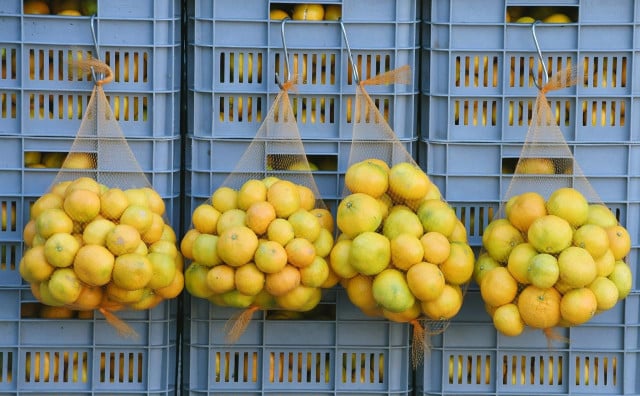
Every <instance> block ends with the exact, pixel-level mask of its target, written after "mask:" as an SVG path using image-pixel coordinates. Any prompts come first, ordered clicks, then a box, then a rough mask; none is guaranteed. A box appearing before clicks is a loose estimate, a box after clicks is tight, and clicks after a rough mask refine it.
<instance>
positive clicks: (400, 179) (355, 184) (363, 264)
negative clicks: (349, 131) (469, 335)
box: [329, 66, 475, 363]
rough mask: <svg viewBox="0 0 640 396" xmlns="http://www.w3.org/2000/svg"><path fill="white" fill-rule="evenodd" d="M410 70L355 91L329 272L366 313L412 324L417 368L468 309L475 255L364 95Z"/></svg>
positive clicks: (450, 210) (437, 195)
mask: <svg viewBox="0 0 640 396" xmlns="http://www.w3.org/2000/svg"><path fill="white" fill-rule="evenodd" d="M410 78H411V70H410V68H409V67H407V66H403V67H400V68H398V69H394V70H392V71H389V72H387V73H384V74H381V75H378V76H376V77H374V78H372V79H370V80H365V81H361V82H360V83H359V84H358V86H357V88H356V100H355V110H354V113H353V114H354V119H353V138H352V147H351V151H350V155H349V166H348V168H347V170H346V172H345V186H344V187H345V188H344V191H343V193H342V199H341V201H340V203H339V205H338V208H337V212H336V218H335V220H336V225H337V228H338V230H339V236H338V238H337V240H336V243H335V245H334V247H333V249H332V251H331V255H330V261H329V262H330V266H331V268H332V269H333V271H334V272H335V273H336V274H337V275H338V276H339V277H340V278H341V284H342V286H343V287H344V288H345V289H346V291H347V295H348V297H349V299H350V300H351V302H352V303H353V304H354V305H356V306H357V307H359V308H360V309H361V310H362V311H363V312H364V313H366V314H367V315H371V316H380V317H385V318H387V319H389V320H392V321H397V322H405V323H406V322H408V323H411V324H412V325H413V329H414V340H413V343H414V344H413V347H412V356H413V360H414V363H419V359H421V358H422V352H423V348H424V345H425V343H426V334H425V330H426V331H427V332H431V333H433V332H436V331H442V330H443V329H444V327H445V326H446V323H448V322H447V321H448V320H449V319H451V318H452V317H453V316H455V315H456V313H457V312H458V311H459V309H460V308H461V305H462V300H463V295H464V289H465V286H466V285H467V284H468V282H469V280H470V279H471V275H472V271H473V264H474V260H475V257H474V253H473V251H472V249H471V247H470V246H469V244H468V243H467V233H466V229H465V227H464V225H463V223H462V222H461V221H460V220H459V219H458V218H457V216H456V213H455V211H454V209H453V208H451V207H450V206H449V205H448V204H447V203H446V202H445V201H444V200H443V199H442V197H441V195H440V191H439V189H438V187H437V186H436V185H434V184H433V183H432V182H431V180H430V179H429V177H428V176H427V174H426V173H425V172H424V171H423V170H422V169H421V168H420V167H419V166H418V165H417V164H416V162H415V160H414V159H413V157H412V155H411V153H410V151H409V150H408V149H407V148H406V147H405V146H404V145H403V144H402V143H401V142H400V141H399V139H398V138H397V136H396V135H395V133H394V132H393V130H392V129H391V128H390V126H389V124H388V123H387V122H386V121H385V119H384V117H383V116H382V114H381V113H380V111H379V110H378V108H377V106H376V105H375V103H374V101H373V100H372V98H371V97H370V96H369V94H368V93H367V92H366V89H365V88H366V86H367V85H371V84H391V83H403V82H406V81H407V80H408V79H410Z"/></svg>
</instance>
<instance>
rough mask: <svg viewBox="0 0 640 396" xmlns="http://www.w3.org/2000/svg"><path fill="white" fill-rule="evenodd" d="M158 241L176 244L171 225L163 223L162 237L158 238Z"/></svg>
mask: <svg viewBox="0 0 640 396" xmlns="http://www.w3.org/2000/svg"><path fill="white" fill-rule="evenodd" d="M160 240H161V241H167V242H171V243H176V242H177V241H178V238H177V237H176V232H175V231H174V230H173V228H172V227H171V225H169V224H167V223H165V224H164V226H162V236H160Z"/></svg>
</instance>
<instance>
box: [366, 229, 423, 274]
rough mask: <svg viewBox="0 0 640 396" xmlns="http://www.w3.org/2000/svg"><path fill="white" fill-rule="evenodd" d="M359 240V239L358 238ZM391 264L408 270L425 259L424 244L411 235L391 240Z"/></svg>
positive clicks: (400, 235) (402, 235) (399, 236)
mask: <svg viewBox="0 0 640 396" xmlns="http://www.w3.org/2000/svg"><path fill="white" fill-rule="evenodd" d="M356 238H357V237H356ZM390 247H391V264H393V265H394V266H395V267H396V268H398V269H401V270H404V271H406V270H408V269H409V268H411V266H413V265H414V264H417V263H419V262H421V261H422V259H423V258H424V248H423V247H422V242H420V239H418V238H417V237H416V236H414V235H411V234H399V235H398V236H396V237H394V238H393V239H391V240H390Z"/></svg>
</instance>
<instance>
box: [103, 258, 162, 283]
mask: <svg viewBox="0 0 640 396" xmlns="http://www.w3.org/2000/svg"><path fill="white" fill-rule="evenodd" d="M152 276H153V268H152V266H151V262H150V261H149V259H148V258H147V257H145V256H141V255H139V254H135V253H128V254H123V255H121V256H118V257H116V260H115V262H114V264H113V272H112V273H111V277H112V279H113V282H114V283H115V284H116V286H118V287H120V288H122V289H125V290H136V289H142V288H144V287H145V286H146V285H147V284H148V283H149V281H150V280H151V277H152Z"/></svg>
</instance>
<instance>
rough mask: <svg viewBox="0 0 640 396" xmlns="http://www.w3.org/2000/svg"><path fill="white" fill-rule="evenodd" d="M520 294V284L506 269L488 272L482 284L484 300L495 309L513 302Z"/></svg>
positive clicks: (481, 290) (481, 291)
mask: <svg viewBox="0 0 640 396" xmlns="http://www.w3.org/2000/svg"><path fill="white" fill-rule="evenodd" d="M517 294H518V282H516V280H515V279H514V278H513V276H511V273H509V270H507V269H506V268H505V267H497V268H494V269H492V270H489V271H487V273H486V274H485V275H484V278H483V279H482V284H480V295H481V296H482V300H483V301H484V302H485V303H487V304H489V305H491V306H494V307H499V306H501V305H504V304H508V303H510V302H513V301H514V300H515V298H516V295H517Z"/></svg>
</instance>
